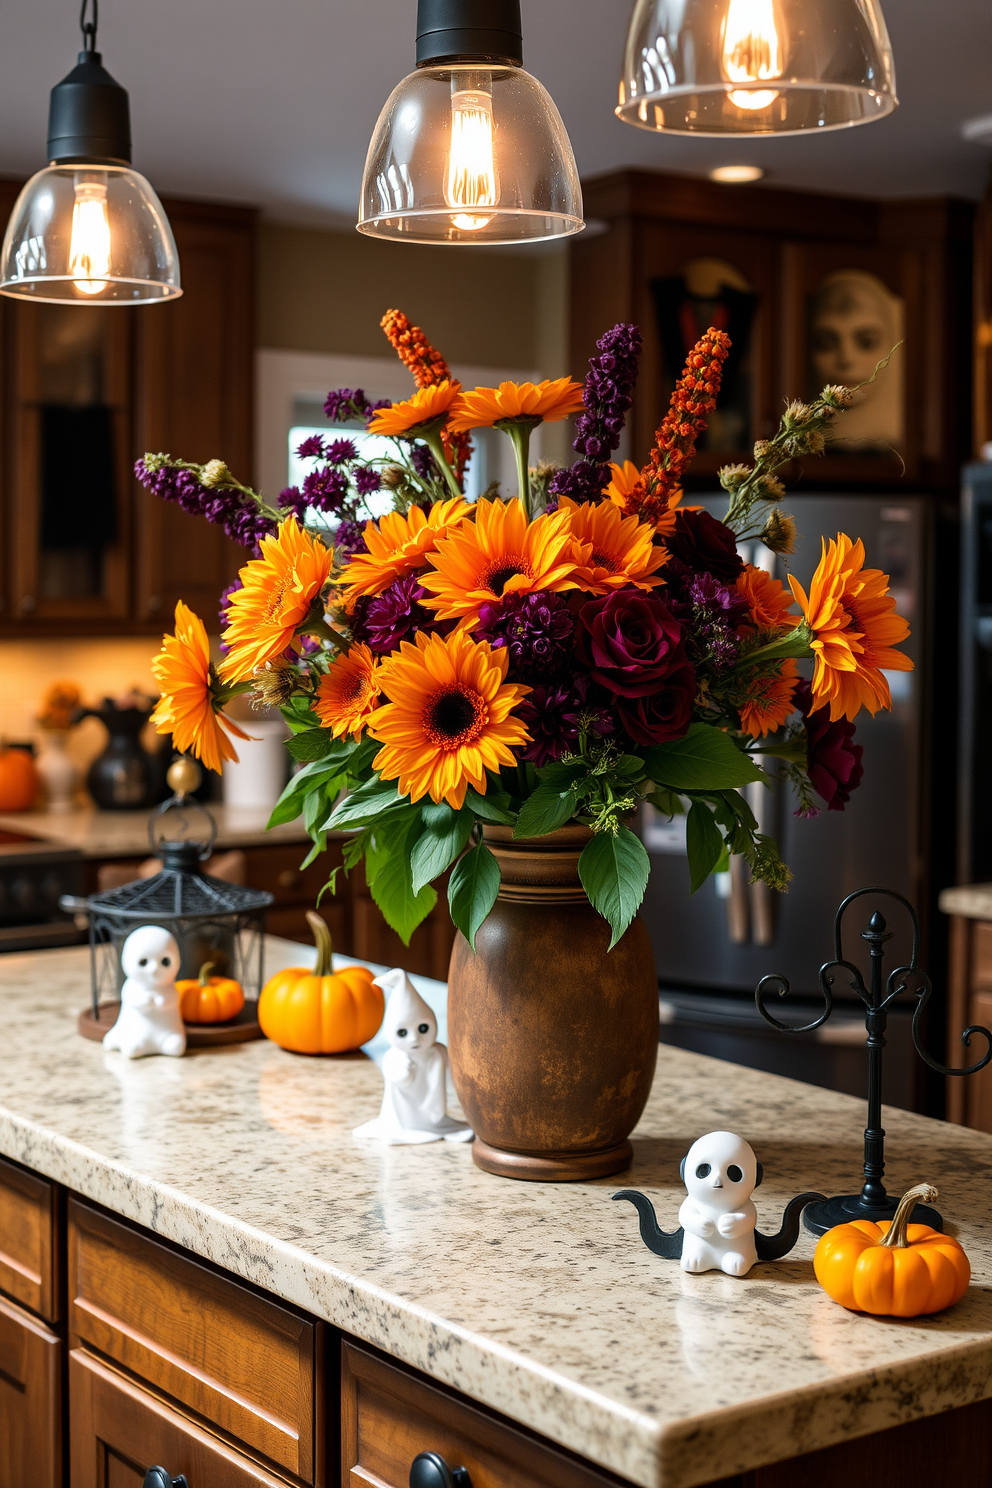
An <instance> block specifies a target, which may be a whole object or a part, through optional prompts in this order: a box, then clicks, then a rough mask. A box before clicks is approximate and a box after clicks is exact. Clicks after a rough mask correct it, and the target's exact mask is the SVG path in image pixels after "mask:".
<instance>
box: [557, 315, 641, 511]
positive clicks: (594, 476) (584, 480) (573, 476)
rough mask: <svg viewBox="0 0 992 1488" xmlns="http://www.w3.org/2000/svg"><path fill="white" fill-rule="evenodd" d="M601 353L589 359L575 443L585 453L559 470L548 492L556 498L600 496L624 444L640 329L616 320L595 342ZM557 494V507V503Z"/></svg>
mask: <svg viewBox="0 0 992 1488" xmlns="http://www.w3.org/2000/svg"><path fill="white" fill-rule="evenodd" d="M596 346H597V349H598V351H599V356H594V357H592V358H591V359H590V362H589V372H588V375H587V377H586V381H585V390H584V392H583V402H584V404H585V411H584V412H583V413H580V414H579V417H578V419H577V420H576V424H575V429H576V435H575V441H574V443H573V445H572V448H573V449H574V450H575V452H576V454H578V455H580V456H582V458H581V459H579V460H577V461H576V462H575V464H574V465H572V466H571V467H570V468H569V469H566V470H556V471H555V473H554V475H553V476H552V477H551V483H550V485H549V487H548V494H549V496H551V497H552V498H553V499H554V498H557V497H559V496H571V498H572V500H573V501H598V499H599V497H600V495H601V493H602V492H603V491H604V490H605V489H606V487H607V486H608V485H609V483H610V457H611V456H612V455H613V454H615V452H616V450H617V447H618V446H619V444H620V435H621V433H622V432H623V426H624V421H625V419H626V417H627V413H628V411H629V409H630V405H631V403H632V402H633V401H634V385H635V383H636V382H637V368H638V364H639V362H640V358H641V333H640V331H639V330H638V328H637V326H635V325H623V324H620V325H615V326H614V327H613V329H612V330H611V331H607V333H606V335H605V336H603V337H602V338H601V339H600V340H599V341H597V342H596ZM557 505H558V503H557V500H556V499H555V508H557Z"/></svg>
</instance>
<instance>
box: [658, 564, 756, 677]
mask: <svg viewBox="0 0 992 1488" xmlns="http://www.w3.org/2000/svg"><path fill="white" fill-rule="evenodd" d="M679 568H680V572H679V574H678V575H675V574H673V579H675V583H674V585H673V586H672V593H671V594H669V593H668V592H667V591H666V594H665V599H666V602H667V603H668V604H669V607H670V608H671V610H672V612H673V614H675V615H676V616H677V617H678V618H679V619H680V620H682V621H683V622H684V623H685V622H688V624H687V625H686V647H687V650H688V652H689V655H690V657H691V659H692V660H693V661H694V662H695V663H696V665H697V666H698V665H699V664H700V663H701V662H702V661H704V660H705V661H708V662H709V663H710V664H711V665H713V666H715V667H717V668H725V667H729V666H733V664H734V662H735V661H736V660H737V658H738V656H739V655H740V641H739V640H738V637H737V627H738V626H739V625H742V624H743V623H744V622H745V621H746V620H747V619H748V617H749V611H748V607H747V601H746V600H745V599H744V598H743V596H742V595H740V594H738V592H737V590H736V589H734V588H730V587H728V586H727V585H726V584H721V583H720V582H719V580H718V579H715V578H714V577H713V575H712V574H711V573H706V572H703V573H692V571H691V570H689V569H683V567H682V565H679Z"/></svg>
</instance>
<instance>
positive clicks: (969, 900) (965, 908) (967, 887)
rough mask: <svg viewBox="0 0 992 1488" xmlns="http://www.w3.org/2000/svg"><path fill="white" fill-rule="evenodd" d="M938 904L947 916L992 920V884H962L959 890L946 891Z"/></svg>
mask: <svg viewBox="0 0 992 1488" xmlns="http://www.w3.org/2000/svg"><path fill="white" fill-rule="evenodd" d="M938 903H939V904H940V907H941V909H942V910H943V912H944V914H947V915H963V916H964V917H965V919H968V920H992V884H962V886H961V887H960V888H957V889H944V891H943V892H942V894H941V896H940V899H939V900H938Z"/></svg>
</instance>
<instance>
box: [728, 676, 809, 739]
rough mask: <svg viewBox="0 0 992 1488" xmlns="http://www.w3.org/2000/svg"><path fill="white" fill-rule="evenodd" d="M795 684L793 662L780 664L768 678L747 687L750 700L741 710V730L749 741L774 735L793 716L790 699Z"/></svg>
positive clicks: (792, 703) (753, 682)
mask: <svg viewBox="0 0 992 1488" xmlns="http://www.w3.org/2000/svg"><path fill="white" fill-rule="evenodd" d="M798 681H799V673H798V671H797V669H796V663H795V662H794V661H783V663H782V667H781V670H780V671H779V672H777V673H775V674H774V675H773V676H770V677H756V678H754V680H753V681H752V682H750V683H749V684H748V685H749V687H750V689H751V696H750V697H749V698H748V700H747V702H746V703H745V704H744V706H743V707H742V708H741V728H742V729H743V730H744V732H745V733H746V734H750V735H751V738H752V739H757V738H759V737H760V738H762V739H763V738H764V737H765V735H766V734H774V733H775V731H776V730H777V729H780V728H781V727H782V725H783V723H785V721H786V719H787V718H788V716H789V714H790V713H793V712H795V707H796V705H795V703H794V702H793V700H792V695H793V693H794V692H795V690H796V683H797V682H798Z"/></svg>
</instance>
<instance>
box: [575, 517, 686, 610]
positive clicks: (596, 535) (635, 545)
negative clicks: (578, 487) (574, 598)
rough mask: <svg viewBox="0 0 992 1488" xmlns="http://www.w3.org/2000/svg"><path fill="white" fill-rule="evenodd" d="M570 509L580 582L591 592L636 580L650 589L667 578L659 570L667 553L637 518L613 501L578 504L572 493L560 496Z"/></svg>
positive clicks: (605, 590) (620, 587) (596, 592)
mask: <svg viewBox="0 0 992 1488" xmlns="http://www.w3.org/2000/svg"><path fill="white" fill-rule="evenodd" d="M558 508H559V510H560V511H567V512H568V516H569V525H570V527H571V532H572V537H573V538H574V540H575V547H574V550H573V557H574V560H575V575H574V577H575V582H576V584H577V585H578V587H579V588H580V589H587V590H588V591H589V592H590V593H591V594H609V592H610V590H611V589H622V588H623V587H624V585H626V584H633V585H635V586H636V588H638V589H651V588H652V587H653V586H654V585H655V584H662V583H664V579H663V578H662V577H661V575H660V574H657V573H655V570H656V569H658V568H660V567H661V565H662V564H663V563H664V562H665V559H666V558H667V557H668V554H667V553H666V552H665V549H664V548H662V547H658V546H657V545H656V544H655V542H654V533H653V532H652V530H651V528H650V527H648V526H646V524H645V523H643V522H639V521H638V520H637V518H636V517H625V516H623V515H622V514H621V512H620V511H619V510H618V508H617V507H615V506H614V505H613V503H612V502H610V501H587V502H582V503H579V502H577V501H573V500H572V499H571V497H569V496H561V497H559V499H558Z"/></svg>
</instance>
